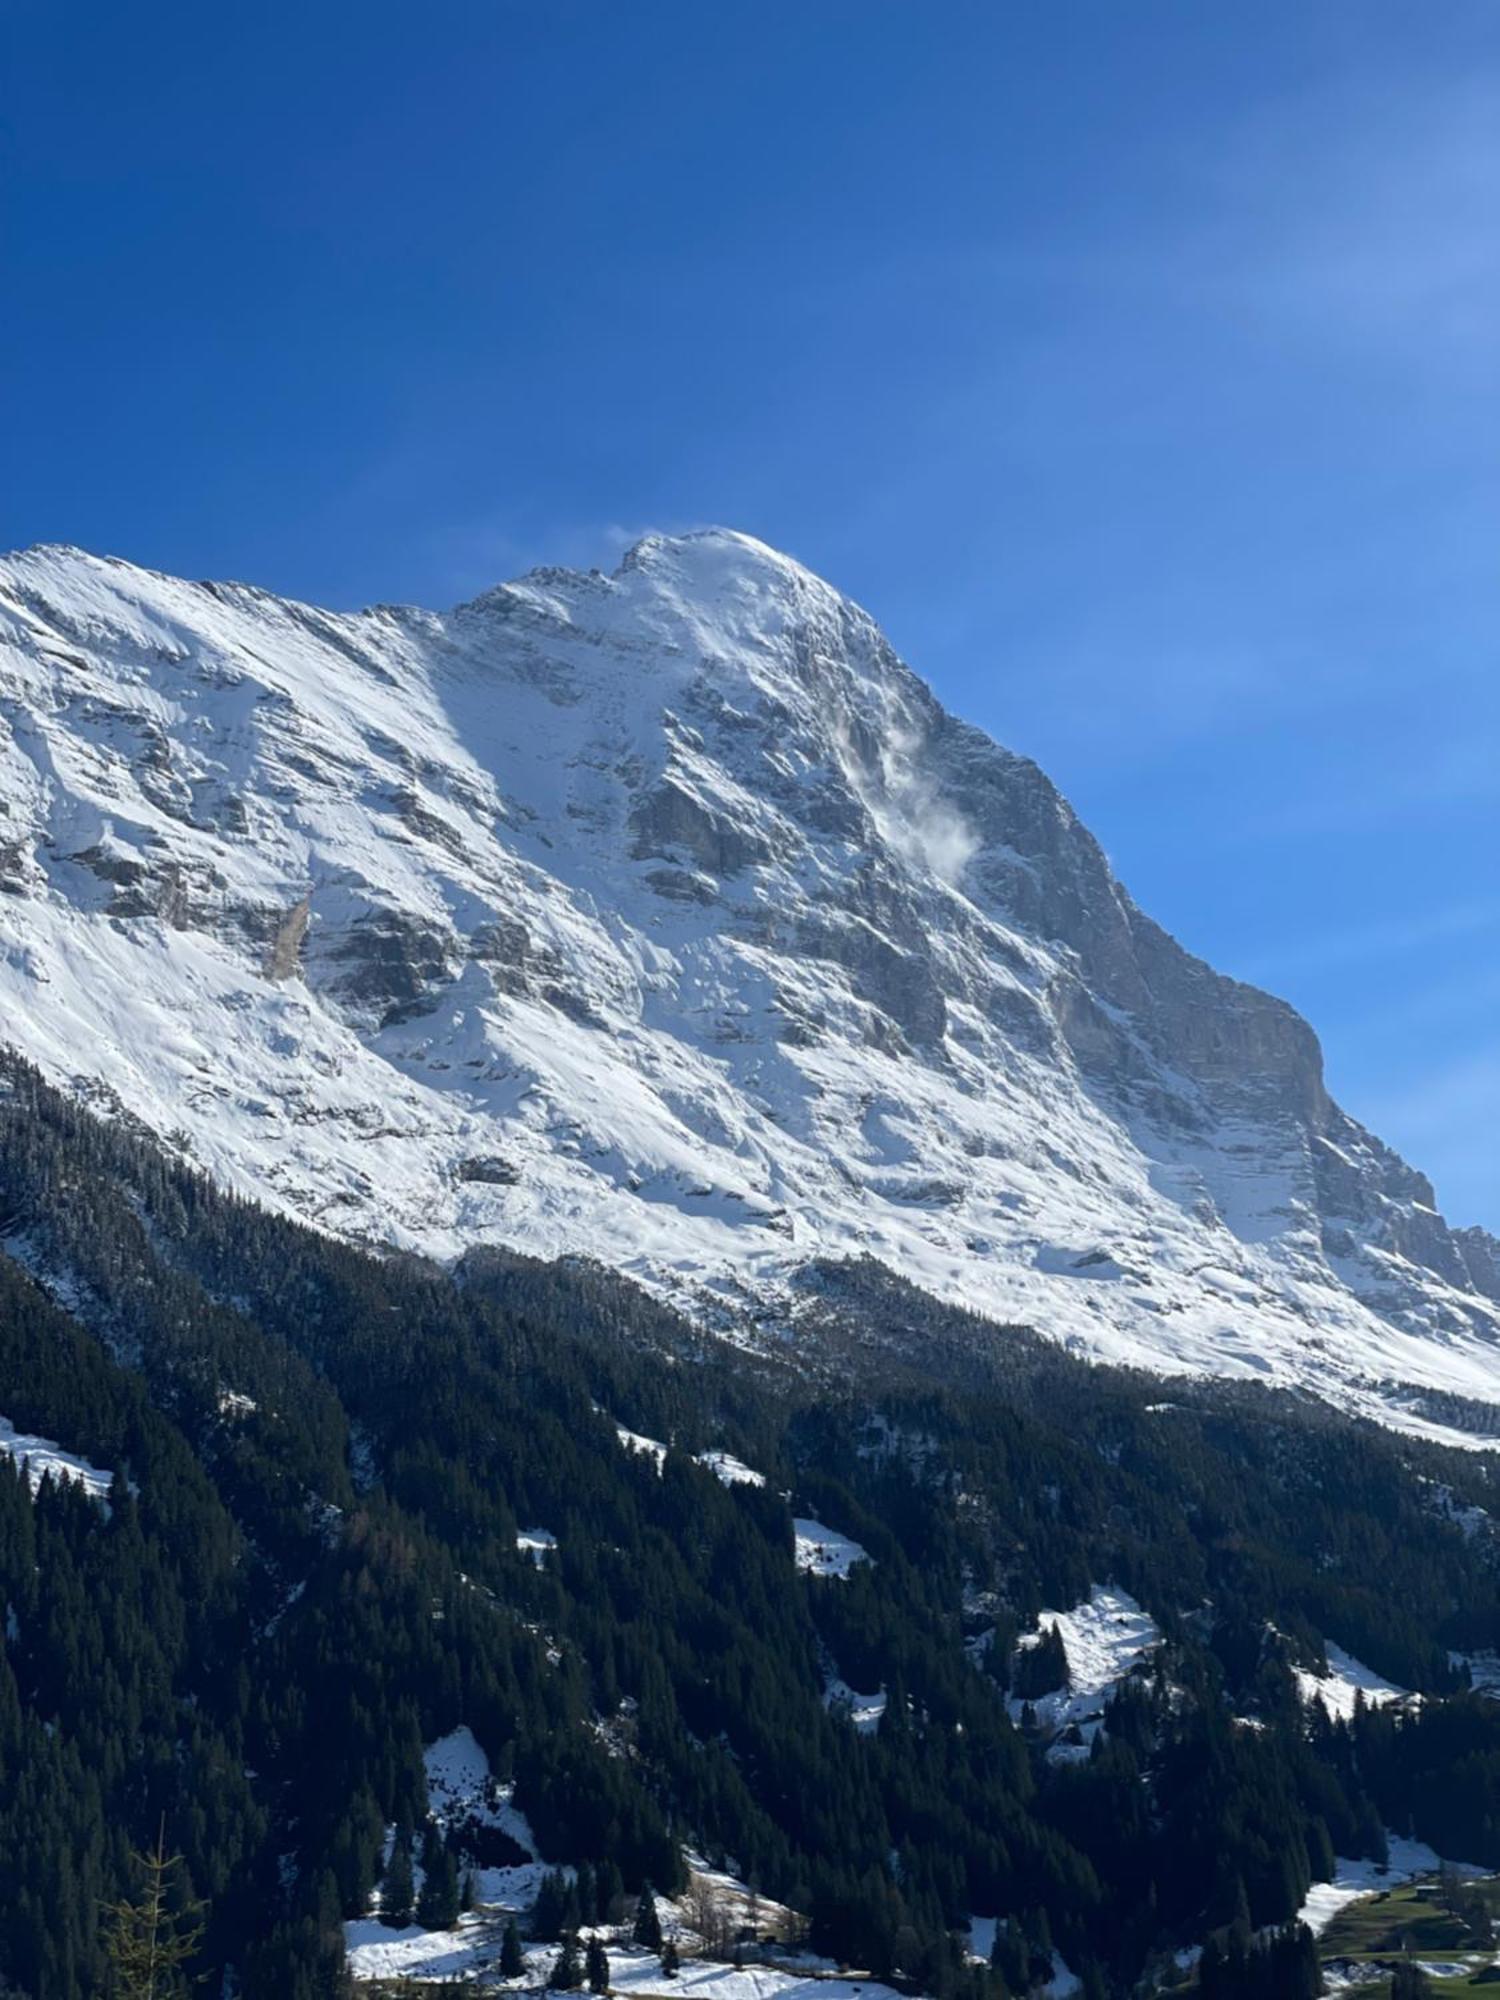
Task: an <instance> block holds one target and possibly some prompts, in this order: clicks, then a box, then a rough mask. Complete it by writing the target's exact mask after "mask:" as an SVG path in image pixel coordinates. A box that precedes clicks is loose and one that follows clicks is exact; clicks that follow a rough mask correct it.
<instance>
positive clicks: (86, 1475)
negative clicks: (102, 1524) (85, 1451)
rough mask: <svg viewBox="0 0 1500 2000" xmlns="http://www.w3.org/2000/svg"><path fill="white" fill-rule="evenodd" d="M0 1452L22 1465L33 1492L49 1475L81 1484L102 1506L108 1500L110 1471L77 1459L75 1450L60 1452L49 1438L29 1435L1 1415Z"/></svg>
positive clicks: (60, 1448) (111, 1474) (111, 1475)
mask: <svg viewBox="0 0 1500 2000" xmlns="http://www.w3.org/2000/svg"><path fill="white" fill-rule="evenodd" d="M0 1452H3V1453H4V1454H5V1456H6V1457H7V1458H13V1459H16V1460H17V1461H18V1462H19V1463H20V1464H21V1465H22V1466H24V1468H25V1471H26V1478H27V1481H28V1483H29V1484H30V1487H31V1490H32V1492H33V1493H35V1492H36V1490H37V1488H38V1487H39V1486H40V1485H41V1483H42V1481H43V1480H44V1479H45V1478H46V1477H47V1476H48V1475H49V1474H50V1475H51V1477H52V1478H53V1479H55V1480H67V1481H68V1482H69V1484H70V1485H75V1486H81V1487H82V1488H83V1490H84V1492H85V1493H87V1495H88V1496H89V1498H90V1499H91V1500H98V1501H100V1502H101V1503H102V1504H104V1505H106V1506H107V1505H108V1503H109V1489H110V1485H111V1482H112V1481H113V1479H114V1474H113V1473H112V1472H104V1471H101V1469H100V1468H99V1467H98V1466H97V1465H90V1464H89V1462H88V1460H87V1459H86V1458H79V1457H78V1456H77V1454H76V1453H75V1452H71V1451H64V1450H63V1448H62V1446H61V1445H60V1444H58V1443H56V1442H55V1440H54V1439H52V1438H44V1437H33V1436H32V1435H31V1434H30V1433H29V1432H26V1431H18V1430H17V1429H16V1427H15V1425H14V1424H12V1423H10V1422H9V1421H8V1420H7V1419H6V1418H4V1417H0Z"/></svg>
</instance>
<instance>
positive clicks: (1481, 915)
mask: <svg viewBox="0 0 1500 2000" xmlns="http://www.w3.org/2000/svg"><path fill="white" fill-rule="evenodd" d="M1486 936H1495V937H1500V902H1495V901H1492V902H1467V903H1455V904H1452V905H1450V906H1448V907H1447V908H1444V909H1437V910H1430V909H1419V910H1413V911H1409V912H1405V913H1402V914H1399V915H1396V916H1393V917H1389V918H1387V919H1385V920H1384V921H1382V922H1380V923H1374V924H1354V925H1351V926H1349V927H1348V928H1346V929H1343V930H1333V931H1328V932H1325V933H1324V934H1322V935H1321V936H1319V937H1315V938H1307V939H1303V940H1300V941H1298V942H1295V943H1292V944H1289V945H1287V946H1285V947H1283V948H1280V949H1278V950H1276V951H1274V952H1271V953H1268V954H1266V955H1265V956H1264V957H1262V958H1260V959H1256V960H1252V961H1251V962H1250V963H1249V964H1248V965H1247V966H1246V967H1245V968H1244V969H1243V977H1245V978H1246V979H1249V980H1252V981H1253V982H1254V983H1255V984H1257V985H1265V986H1273V985H1275V984H1276V983H1277V982H1278V981H1281V980H1286V979H1290V978H1293V977H1299V976H1305V975H1307V974H1309V973H1318V972H1332V971H1338V970H1340V969H1341V968H1343V967H1346V966H1351V967H1352V966H1357V965H1365V964H1371V963H1376V962H1380V961H1384V960H1389V959H1392V958H1401V957H1405V956H1408V955H1410V954H1412V953H1416V952H1426V951H1429V950H1430V949H1431V948H1432V947H1433V946H1435V945H1447V944H1452V943H1455V942H1458V941H1460V940H1464V939H1471V938H1477V937H1486Z"/></svg>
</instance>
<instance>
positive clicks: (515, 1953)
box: [500, 1917, 526, 1979]
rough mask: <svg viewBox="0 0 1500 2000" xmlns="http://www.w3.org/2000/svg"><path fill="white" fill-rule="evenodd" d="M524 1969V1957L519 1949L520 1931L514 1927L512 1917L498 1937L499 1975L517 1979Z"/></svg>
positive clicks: (514, 1921) (514, 1922)
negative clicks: (499, 1937)
mask: <svg viewBox="0 0 1500 2000" xmlns="http://www.w3.org/2000/svg"><path fill="white" fill-rule="evenodd" d="M525 1970H526V1958H525V1954H524V1953H523V1952H522V1950H521V1933H520V1932H519V1931H518V1930H517V1929H516V1920H515V1918H514V1917H512V1918H511V1919H510V1921H509V1922H508V1923H507V1924H506V1926H505V1932H504V1935H503V1936H502V1937H501V1939H500V1977H501V1978H502V1979H519V1978H521V1976H522V1975H523V1974H524V1972H525Z"/></svg>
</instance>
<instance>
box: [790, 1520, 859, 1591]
mask: <svg viewBox="0 0 1500 2000" xmlns="http://www.w3.org/2000/svg"><path fill="white" fill-rule="evenodd" d="M792 1532H793V1534H794V1535H795V1537H796V1546H795V1551H794V1553H795V1557H796V1563H797V1567H798V1569H800V1570H805V1571H806V1572H807V1574H808V1575H809V1576H829V1577H837V1578H840V1579H842V1578H844V1577H847V1576H848V1574H849V1572H850V1570H851V1569H853V1567H854V1565H855V1564H856V1563H862V1562H869V1560H870V1554H869V1551H868V1550H867V1549H864V1548H862V1547H861V1546H860V1544H859V1543H858V1542H856V1541H854V1540H852V1539H851V1538H850V1537H849V1536H848V1535H841V1534H840V1533H839V1531H838V1529H837V1528H825V1527H824V1525H823V1523H822V1522H821V1521H813V1520H808V1519H806V1518H804V1517H798V1518H796V1519H794V1520H793V1522H792Z"/></svg>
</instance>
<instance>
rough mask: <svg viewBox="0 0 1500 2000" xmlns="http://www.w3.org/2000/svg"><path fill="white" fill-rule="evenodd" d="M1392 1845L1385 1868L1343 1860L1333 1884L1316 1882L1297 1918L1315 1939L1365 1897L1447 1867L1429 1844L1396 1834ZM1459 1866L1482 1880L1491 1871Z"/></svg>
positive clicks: (1336, 1868) (1390, 1841) (1336, 1865)
mask: <svg viewBox="0 0 1500 2000" xmlns="http://www.w3.org/2000/svg"><path fill="white" fill-rule="evenodd" d="M1388 1846H1389V1849H1390V1861H1389V1863H1388V1865H1387V1866H1386V1867H1384V1868H1382V1867H1380V1866H1379V1865H1378V1863H1376V1862H1374V1861H1348V1860H1345V1859H1343V1858H1342V1857H1340V1858H1339V1859H1338V1860H1336V1861H1335V1863H1334V1875H1333V1880H1332V1881H1331V1882H1314V1883H1313V1885H1312V1887H1311V1888H1310V1889H1309V1890H1308V1892H1307V1897H1306V1900H1305V1901H1304V1902H1303V1905H1302V1908H1301V1909H1300V1910H1299V1911H1298V1912H1297V1915H1298V1917H1299V1918H1300V1920H1301V1921H1302V1922H1303V1923H1304V1924H1306V1925H1307V1927H1308V1929H1309V1930H1310V1931H1311V1932H1312V1933H1313V1935H1314V1937H1321V1936H1322V1934H1323V1932H1324V1931H1326V1930H1327V1928H1328V1926H1329V1925H1330V1924H1331V1923H1332V1922H1333V1920H1334V1918H1335V1917H1336V1916H1337V1915H1338V1913H1339V1911H1340V1910H1342V1909H1346V1908H1347V1907H1348V1905H1349V1904H1350V1903H1357V1902H1358V1901H1359V1899H1360V1897H1361V1896H1373V1895H1375V1894H1377V1893H1378V1891H1380V1890H1381V1889H1399V1888H1400V1887H1401V1886H1402V1885H1403V1884H1404V1883H1407V1882H1415V1881H1418V1880H1419V1879H1420V1878H1421V1877H1422V1876H1424V1875H1436V1874H1437V1872H1438V1870H1439V1869H1440V1868H1441V1867H1442V1866H1443V1863H1442V1860H1441V1859H1440V1858H1439V1856H1438V1853H1437V1851H1436V1849H1435V1848H1431V1847H1429V1846H1428V1845H1427V1843H1426V1842H1425V1841H1421V1840H1406V1839H1403V1838H1402V1837H1401V1836H1400V1835H1398V1834H1394V1833H1393V1834H1391V1835H1390V1836H1389V1839H1388ZM1456 1865H1457V1868H1458V1872H1459V1873H1460V1874H1461V1875H1468V1876H1475V1877H1478V1876H1484V1875H1488V1874H1489V1873H1490V1872H1491V1871H1490V1870H1489V1869H1486V1868H1476V1867H1474V1866H1473V1865H1471V1864H1470V1863H1469V1862H1459V1863H1457V1864H1456Z"/></svg>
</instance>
